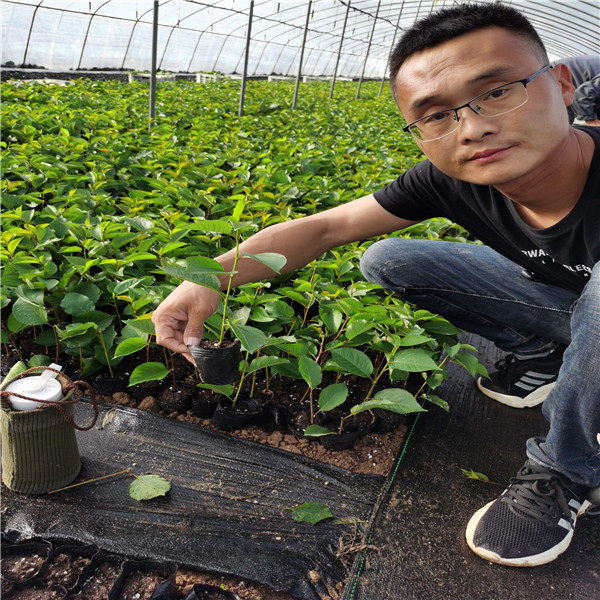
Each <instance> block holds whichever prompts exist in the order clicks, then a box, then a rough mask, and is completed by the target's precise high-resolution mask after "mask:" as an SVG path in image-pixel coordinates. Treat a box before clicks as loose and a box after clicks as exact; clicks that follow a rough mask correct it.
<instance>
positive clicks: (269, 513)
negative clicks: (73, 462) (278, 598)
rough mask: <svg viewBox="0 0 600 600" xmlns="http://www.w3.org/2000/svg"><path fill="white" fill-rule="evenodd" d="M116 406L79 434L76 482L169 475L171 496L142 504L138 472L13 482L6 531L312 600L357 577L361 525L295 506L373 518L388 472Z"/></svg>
mask: <svg viewBox="0 0 600 600" xmlns="http://www.w3.org/2000/svg"><path fill="white" fill-rule="evenodd" d="M108 409H109V407H107V408H105V409H104V410H103V411H102V412H101V414H100V417H99V419H98V425H97V426H96V427H94V428H93V429H92V430H90V431H83V432H77V436H78V442H79V449H80V452H81V455H82V464H83V467H82V471H81V473H80V474H79V476H78V478H77V479H76V480H75V482H74V483H76V482H78V481H83V480H86V479H90V478H93V477H99V476H102V475H105V474H109V473H113V472H116V471H120V470H123V469H127V468H131V469H132V470H133V471H134V472H135V473H136V474H138V475H139V474H144V473H153V474H157V475H161V476H162V477H165V478H167V479H169V480H170V481H171V485H172V488H171V491H170V492H169V493H168V496H166V497H163V498H159V499H154V500H151V501H145V502H137V501H135V500H133V499H131V498H130V497H129V494H128V486H129V484H130V483H131V481H133V478H132V477H131V476H127V475H123V476H119V477H116V478H111V479H106V480H104V481H99V482H97V483H92V484H87V485H83V486H80V487H76V488H74V489H71V490H65V491H63V492H59V493H56V494H51V495H41V496H27V495H21V494H17V493H13V492H10V491H9V490H7V489H6V488H4V489H3V498H2V499H3V509H2V510H3V529H4V530H16V531H19V532H21V534H22V537H32V536H41V537H44V538H46V539H53V540H59V539H69V540H78V541H81V542H85V543H91V544H96V545H97V546H99V547H100V548H103V549H105V550H108V551H113V552H117V553H119V554H126V555H128V556H130V557H139V558H148V559H159V560H165V561H174V562H176V563H178V564H179V565H180V566H188V567H195V568H199V569H202V570H207V571H213V572H218V573H223V574H231V575H236V576H239V577H243V578H246V579H248V580H251V581H255V582H258V583H262V584H265V585H267V586H269V587H271V588H273V589H275V590H278V591H283V592H287V593H288V594H290V595H292V596H294V597H296V598H299V599H302V600H319V599H321V598H323V597H325V596H327V594H328V591H327V587H328V586H334V585H335V584H336V583H337V582H340V581H345V580H346V578H347V576H348V568H347V566H344V563H343V561H341V560H339V559H337V558H336V550H337V548H338V542H339V540H340V538H341V537H342V536H344V537H345V539H347V538H348V536H349V535H350V534H351V533H352V532H353V531H354V528H355V526H354V525H352V524H348V523H346V524H334V523H332V520H331V519H330V520H329V521H324V522H322V523H319V524H318V525H316V526H315V525H311V524H309V523H296V522H295V521H294V520H293V519H292V518H291V514H290V511H289V510H286V508H290V507H293V506H296V505H299V504H302V503H305V502H323V503H325V504H327V505H328V506H329V507H330V509H331V512H332V513H333V514H334V516H335V517H337V518H354V519H360V520H362V521H368V519H369V515H370V513H371V512H372V509H373V505H374V503H375V499H376V497H377V494H378V492H379V490H380V488H381V484H382V482H383V478H382V477H381V476H375V475H373V476H369V475H355V474H352V473H350V472H349V471H346V470H344V469H340V468H337V467H333V466H329V465H324V464H322V463H319V462H317V461H313V460H310V459H306V458H304V457H302V456H299V455H294V454H290V453H288V452H283V451H280V450H277V449H274V448H270V447H267V446H261V445H258V444H254V443H252V442H247V441H245V440H241V439H236V438H232V437H230V436H226V435H222V434H220V433H216V432H213V431H209V430H205V429H203V428H201V427H198V426H196V425H191V424H188V423H182V422H179V421H176V420H172V419H167V418H164V417H161V416H158V415H155V414H152V413H147V412H144V411H139V410H137V409H132V408H124V407H121V406H119V407H114V408H113V409H111V411H109V410H108ZM78 410H80V411H81V412H80V413H79V417H78V418H79V420H80V421H87V420H88V419H89V418H90V416H91V408H90V406H89V405H80V407H79V409H78ZM88 413H89V414H88ZM111 417H112V419H111ZM98 427H102V429H98ZM359 541H360V540H359ZM311 572H312V573H311Z"/></svg>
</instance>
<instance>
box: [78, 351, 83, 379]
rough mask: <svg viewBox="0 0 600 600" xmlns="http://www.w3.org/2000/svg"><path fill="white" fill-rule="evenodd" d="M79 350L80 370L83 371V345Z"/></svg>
mask: <svg viewBox="0 0 600 600" xmlns="http://www.w3.org/2000/svg"><path fill="white" fill-rule="evenodd" d="M78 350H79V370H80V372H81V373H83V356H82V355H81V346H79V348H78Z"/></svg>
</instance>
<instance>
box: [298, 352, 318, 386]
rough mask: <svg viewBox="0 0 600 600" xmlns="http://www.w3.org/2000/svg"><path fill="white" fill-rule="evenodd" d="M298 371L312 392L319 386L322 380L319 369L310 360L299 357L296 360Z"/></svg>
mask: <svg viewBox="0 0 600 600" xmlns="http://www.w3.org/2000/svg"><path fill="white" fill-rule="evenodd" d="M298 370H299V371H300V374H301V375H302V377H303V378H304V381H306V383H308V385H309V387H310V389H312V390H314V389H315V388H316V387H317V386H318V385H320V384H321V379H322V378H323V373H322V371H321V367H320V366H319V364H318V363H317V362H316V361H314V360H313V359H312V358H308V357H307V356H301V357H300V358H299V359H298Z"/></svg>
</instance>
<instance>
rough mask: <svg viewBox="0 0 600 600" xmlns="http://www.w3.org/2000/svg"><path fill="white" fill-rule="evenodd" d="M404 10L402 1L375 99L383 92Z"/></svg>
mask: <svg viewBox="0 0 600 600" xmlns="http://www.w3.org/2000/svg"><path fill="white" fill-rule="evenodd" d="M403 8H404V0H402V6H401V7H400V11H399V12H398V21H397V22H396V29H395V30H394V39H393V40H392V47H391V48H390V53H389V54H388V59H387V62H386V63H385V67H384V69H383V75H382V76H381V85H380V86H379V92H377V97H378V98H379V97H380V96H381V92H382V90H383V82H384V81H385V73H386V71H387V68H388V65H389V63H390V56H392V52H393V51H394V46H395V45H396V35H398V28H399V26H400V17H401V16H402V9H403Z"/></svg>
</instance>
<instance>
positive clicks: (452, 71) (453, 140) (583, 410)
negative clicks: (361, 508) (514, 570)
mask: <svg viewBox="0 0 600 600" xmlns="http://www.w3.org/2000/svg"><path fill="white" fill-rule="evenodd" d="M390 83H391V85H392V90H393V94H394V97H395V99H396V102H397V104H398V107H399V109H400V111H401V112H402V114H403V115H404V117H405V119H406V122H407V123H408V125H407V126H406V127H405V128H404V132H405V133H406V134H408V135H412V136H413V137H414V139H415V141H416V143H417V145H418V146H419V148H421V150H422V151H423V153H424V154H425V155H426V156H427V160H424V161H422V162H420V163H419V164H417V165H416V166H415V167H413V168H412V169H410V170H408V171H406V172H405V173H402V174H401V175H400V177H398V179H397V180H396V181H394V182H393V183H391V184H390V185H388V186H387V187H385V188H383V189H381V190H379V191H378V192H375V194H373V195H369V196H365V197H363V198H359V199H357V200H354V201H353V202H350V203H348V204H345V205H342V206H339V207H336V208H333V209H330V210H328V211H324V212H321V213H318V214H315V215H311V216H308V217H303V218H301V219H296V220H293V221H289V222H286V223H281V224H278V225H274V226H271V227H268V228H266V229H264V230H262V231H260V232H259V233H257V234H256V235H254V236H252V237H250V238H249V239H248V240H246V241H245V242H244V243H243V244H242V245H241V246H240V250H241V251H245V252H249V253H253V254H254V253H258V252H279V253H281V254H284V255H285V256H286V257H287V265H286V267H285V270H287V271H290V270H292V269H295V268H298V267H300V266H303V265H305V264H307V263H309V262H310V261H311V260H313V259H314V258H316V257H318V256H320V255H321V254H322V253H324V252H326V251H327V250H329V249H331V248H334V247H336V246H339V245H342V244H345V243H348V242H351V241H356V240H364V239H368V238H370V237H374V236H378V235H382V234H386V233H390V232H392V231H396V230H399V229H403V228H405V227H407V226H409V225H412V224H414V223H416V222H419V221H422V220H423V219H428V218H430V217H438V216H442V217H447V218H449V219H451V220H452V221H454V222H456V223H459V224H460V225H462V226H463V227H464V228H465V229H467V230H468V231H470V232H471V233H472V234H474V235H475V236H476V237H477V238H478V239H479V240H481V241H482V242H483V243H484V244H485V245H475V244H461V243H453V242H440V241H438V242H431V241H424V240H416V239H401V238H388V239H385V240H383V241H379V242H377V243H376V244H374V245H372V246H371V247H370V248H369V249H368V250H367V251H366V252H365V254H364V256H363V258H362V261H361V270H362V272H363V274H364V276H365V277H366V278H367V279H368V280H370V281H375V282H377V283H379V284H381V285H382V286H384V287H385V288H387V289H388V290H391V291H392V292H394V293H395V294H398V295H399V296H401V297H402V298H404V299H406V300H407V301H410V302H414V303H415V304H417V306H419V307H422V308H426V309H428V310H430V311H433V312H436V313H439V314H442V315H444V316H445V317H447V318H448V319H449V320H450V321H451V322H453V323H454V324H455V325H457V326H458V327H461V328H462V329H464V330H467V331H471V332H475V333H478V334H480V335H482V336H483V337H486V338H488V339H490V340H492V341H493V342H494V343H495V344H496V345H497V346H498V347H499V348H501V349H502V350H504V351H507V352H508V353H509V354H508V355H507V357H506V358H505V359H504V360H503V361H500V362H499V363H497V365H496V371H494V372H492V373H491V374H490V375H491V378H490V380H481V379H480V380H479V381H478V383H477V385H478V386H479V389H480V390H481V392H483V393H484V394H486V395H487V396H489V397H491V398H493V399H494V400H497V401H499V402H503V403H505V404H508V405H509V406H513V407H531V406H535V405H538V404H540V403H542V402H543V407H542V410H543V414H544V415H545V417H546V419H547V420H548V422H549V430H548V433H547V435H546V436H545V437H538V438H532V439H530V440H528V442H527V448H526V453H527V460H526V461H525V464H524V465H523V467H522V468H521V469H520V470H519V472H518V474H517V475H516V476H515V477H514V478H512V479H511V482H510V484H509V485H508V487H507V488H506V490H505V491H504V492H503V493H502V494H501V495H500V496H499V497H498V498H497V499H495V500H493V501H492V502H490V503H489V504H487V505H486V506H484V507H483V508H481V509H480V510H479V511H477V512H476V513H475V515H474V516H473V517H472V518H471V520H470V522H469V523H468V525H467V529H466V538H467V543H468V544H469V546H470V547H471V549H472V550H473V551H474V552H476V553H477V554H479V555H480V556H482V557H484V558H486V559H488V560H491V561H495V562H498V563H501V564H505V565H514V566H535V565H540V564H544V563H547V562H549V561H552V560H554V559H555V558H556V557H557V556H558V555H559V554H561V553H562V552H564V551H565V550H566V549H567V547H568V546H569V544H570V542H571V538H572V536H573V530H574V528H575V525H576V521H577V517H578V515H580V514H581V513H582V512H584V511H585V510H586V508H587V507H588V506H589V504H590V503H589V501H588V500H586V496H588V495H589V494H590V490H591V488H593V487H595V486H598V485H600V452H599V448H598V443H597V441H596V434H597V432H598V431H600V262H599V260H600V128H594V127H586V126H577V127H571V126H570V125H569V120H568V116H567V110H566V107H567V106H568V105H569V104H570V103H571V101H572V99H573V94H574V86H573V84H572V82H571V76H570V73H569V70H568V68H567V67H566V66H565V65H561V64H558V65H556V66H554V67H551V66H550V65H549V61H548V56H547V54H546V50H545V48H544V44H543V43H542V41H541V39H540V38H539V36H538V34H537V33H536V31H535V30H534V29H533V27H532V26H531V24H530V23H529V22H528V21H527V20H526V19H525V18H524V17H523V16H522V15H521V14H520V13H519V12H517V11H516V10H514V9H512V8H510V7H507V6H503V5H500V4H495V3H494V4H491V3H483V4H476V5H461V6H458V7H455V8H450V9H446V10H440V11H438V12H435V13H433V14H432V15H430V16H428V17H426V18H425V19H423V20H421V21H419V22H416V23H415V24H414V26H413V27H412V28H411V29H409V30H408V31H406V32H405V33H404V35H403V37H402V39H401V40H400V42H399V43H398V44H397V46H396V47H395V48H394V50H393V52H392V56H391V60H390ZM398 135H402V132H400V131H399V132H398ZM219 262H221V263H222V264H223V266H224V267H225V269H226V270H231V268H232V264H233V252H228V253H226V254H224V255H223V256H221V257H220V258H219ZM237 271H238V273H237V274H236V276H235V278H234V280H233V284H234V285H240V284H243V283H248V282H251V281H257V280H259V279H264V278H267V277H270V276H273V275H274V273H273V272H272V271H270V270H269V269H268V267H265V266H263V265H261V264H260V263H257V262H256V261H252V260H251V259H242V260H241V261H240V262H239V263H238V265H237ZM224 283H225V282H224ZM217 304H218V296H217V294H216V293H215V292H214V291H211V290H208V289H207V288H202V287H199V286H196V285H195V284H192V283H183V284H182V285H180V286H179V287H178V288H177V289H176V290H174V291H173V292H172V293H171V295H169V296H168V297H167V298H166V299H165V301H164V302H163V303H162V304H161V305H160V306H159V307H158V309H157V310H156V311H155V313H154V315H153V318H152V320H153V322H154V324H155V326H156V334H157V341H158V343H160V344H163V345H165V346H167V347H168V348H170V349H172V350H174V351H177V352H181V353H182V354H184V355H185V356H186V357H187V358H188V359H189V360H191V357H190V355H189V353H188V350H187V347H186V344H193V343H197V341H198V339H199V338H200V337H201V335H202V326H203V323H204V321H205V320H206V318H207V317H208V316H209V315H210V314H212V313H213V312H214V311H215V310H216V307H217ZM524 450H525V449H524Z"/></svg>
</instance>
